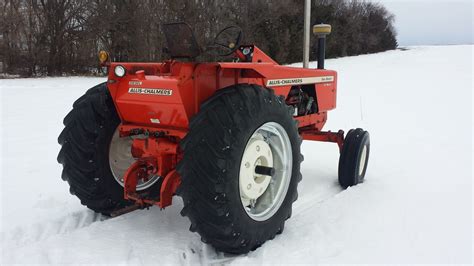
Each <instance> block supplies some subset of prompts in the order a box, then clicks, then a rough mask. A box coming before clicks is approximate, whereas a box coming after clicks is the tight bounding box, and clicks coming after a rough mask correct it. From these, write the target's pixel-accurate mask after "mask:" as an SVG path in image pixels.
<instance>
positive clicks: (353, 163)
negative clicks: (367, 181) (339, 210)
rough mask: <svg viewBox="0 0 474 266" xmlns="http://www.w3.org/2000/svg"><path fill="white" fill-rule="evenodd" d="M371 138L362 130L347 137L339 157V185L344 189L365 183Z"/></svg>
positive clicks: (358, 129)
mask: <svg viewBox="0 0 474 266" xmlns="http://www.w3.org/2000/svg"><path fill="white" fill-rule="evenodd" d="M369 153H370V136H369V132H367V131H364V130H363V129H361V128H357V129H351V130H349V132H348V133H347V135H346V138H345V140H344V145H343V147H342V151H341V155H340V157H339V184H340V185H341V187H343V188H347V187H350V186H355V185H357V184H359V183H362V182H364V178H365V172H366V171H367V165H368V162H369Z"/></svg>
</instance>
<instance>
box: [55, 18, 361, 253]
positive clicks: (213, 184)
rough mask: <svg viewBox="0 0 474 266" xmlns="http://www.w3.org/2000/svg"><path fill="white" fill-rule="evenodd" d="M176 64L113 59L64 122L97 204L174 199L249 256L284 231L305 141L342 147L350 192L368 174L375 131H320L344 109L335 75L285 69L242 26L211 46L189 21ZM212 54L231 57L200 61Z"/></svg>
mask: <svg viewBox="0 0 474 266" xmlns="http://www.w3.org/2000/svg"><path fill="white" fill-rule="evenodd" d="M163 28H164V33H165V36H166V40H167V42H168V51H169V54H170V56H171V59H170V60H166V61H164V62H159V63H129V62H127V63H125V62H110V59H109V56H108V54H107V53H106V52H101V53H100V54H99V59H100V61H101V64H102V65H103V66H104V67H107V68H108V70H109V71H108V79H107V82H105V83H103V84H99V85H97V86H95V87H93V88H91V89H89V90H88V91H87V92H86V94H85V95H83V96H82V97H80V98H79V99H78V100H77V101H76V102H75V103H74V105H73V109H72V111H71V112H70V113H69V114H68V115H67V116H66V117H65V118H64V125H65V128H64V130H63V131H62V133H61V134H60V136H59V138H58V141H59V143H60V144H61V145H62V148H61V151H60V152H59V155H58V161H59V162H60V163H61V164H62V165H63V172H62V178H63V180H66V181H67V182H68V183H69V185H70V192H71V193H72V194H73V195H76V196H77V197H78V198H79V199H80V200H81V203H82V204H84V205H86V206H87V207H88V208H90V209H92V210H94V211H96V212H99V213H102V214H105V215H109V216H117V215H121V214H124V213H127V212H130V211H133V210H136V209H142V208H147V207H150V206H153V205H157V206H159V207H160V208H165V207H167V206H169V205H170V204H171V203H172V198H173V196H174V195H179V196H181V197H182V199H183V205H184V207H183V209H182V211H181V214H182V215H184V216H187V217H188V218H189V219H190V221H191V227H190V230H191V231H192V232H198V233H199V234H200V235H201V237H202V240H203V241H204V242H206V243H209V244H211V245H213V246H214V247H215V248H216V249H217V250H220V251H225V252H229V253H236V254H240V253H246V252H248V251H250V250H254V249H256V248H257V247H259V246H260V245H262V244H263V243H264V242H265V241H267V240H268V239H272V238H274V237H275V235H276V234H279V233H281V232H282V231H283V228H284V224H285V220H287V219H288V218H290V216H291V209H292V204H293V202H294V201H295V200H296V199H297V198H298V194H297V185H298V182H299V181H301V178H302V176H301V173H300V164H301V162H302V161H303V156H302V155H301V154H300V146H301V143H302V141H303V140H313V141H326V142H334V143H337V144H338V146H339V149H340V154H341V155H340V159H339V182H340V184H341V186H342V187H344V188H345V187H348V186H353V185H356V184H358V183H360V182H362V181H363V179H364V176H365V172H366V169H367V162H368V158H369V149H370V143H369V134H368V133H367V132H366V131H364V130H362V129H355V130H350V131H349V132H348V133H347V135H346V136H345V137H344V132H343V131H342V130H340V131H338V132H331V131H322V129H323V126H324V124H325V122H326V120H327V112H328V111H329V110H331V109H334V108H335V107H336V91H337V89H336V88H337V73H336V72H335V71H332V70H326V69H324V38H325V36H326V35H327V34H329V33H330V26H329V25H316V26H315V27H314V28H313V32H315V33H316V34H317V35H318V37H319V58H318V69H304V68H296V67H289V66H281V65H279V64H278V63H276V62H275V61H274V60H272V59H271V58H270V57H269V56H267V55H266V54H265V53H264V52H262V51H261V50H260V49H258V48H257V47H256V46H254V45H241V39H242V31H241V30H240V28H238V27H235V26H232V27H228V28H226V29H224V30H223V31H221V32H220V33H219V34H218V35H217V36H216V38H215V40H214V43H213V45H211V46H208V47H207V49H206V50H205V51H203V49H201V48H200V47H199V45H198V44H197V41H196V39H195V38H194V35H193V32H192V30H191V28H190V27H189V26H188V25H187V24H185V23H172V24H166V25H164V26H163ZM202 52H208V53H216V54H219V55H226V56H232V57H233V61H232V62H197V61H196V57H198V56H199V55H200V54H201V53H202Z"/></svg>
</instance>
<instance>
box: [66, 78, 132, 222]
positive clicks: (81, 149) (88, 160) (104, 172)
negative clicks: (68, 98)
mask: <svg viewBox="0 0 474 266" xmlns="http://www.w3.org/2000/svg"><path fill="white" fill-rule="evenodd" d="M63 122H64V126H65V128H64V130H63V131H62V132H61V134H60V135H59V137H58V142H59V144H61V145H62V147H61V151H60V152H59V155H58V162H59V163H61V164H62V165H63V171H62V179H63V180H65V181H67V182H68V183H69V186H70V189H69V191H70V193H71V194H73V195H76V196H77V197H78V198H79V199H80V201H81V203H82V204H83V205H85V206H87V207H88V208H90V209H92V210H93V211H95V212H98V213H102V214H104V215H111V213H112V212H113V211H115V210H118V209H121V208H124V207H126V206H128V205H130V202H128V201H126V200H124V198H123V187H122V186H121V185H120V184H119V183H118V182H117V181H116V180H115V178H114V177H113V174H112V172H111V169H110V165H109V145H110V142H111V139H112V136H113V134H114V132H115V130H116V129H117V126H118V125H119V122H120V120H119V117H118V116H117V111H116V110H115V106H114V104H113V102H112V99H111V97H110V94H109V91H108V89H107V86H106V84H105V83H102V84H99V85H97V86H95V87H93V88H91V89H89V90H88V91H87V92H86V94H85V95H83V96H82V97H80V98H79V99H78V100H77V101H75V102H74V104H73V110H72V111H71V112H69V114H68V115H67V116H66V117H65V118H64V121H63Z"/></svg>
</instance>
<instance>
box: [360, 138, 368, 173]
mask: <svg viewBox="0 0 474 266" xmlns="http://www.w3.org/2000/svg"><path fill="white" fill-rule="evenodd" d="M366 159H367V145H364V147H363V148H362V152H361V154H360V161H359V176H361V175H362V173H363V172H364V168H365V161H366Z"/></svg>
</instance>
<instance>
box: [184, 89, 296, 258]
mask: <svg viewBox="0 0 474 266" xmlns="http://www.w3.org/2000/svg"><path fill="white" fill-rule="evenodd" d="M292 114H293V112H292V110H291V108H290V107H288V106H287V105H286V104H285V102H284V100H282V99H281V98H280V97H277V96H276V95H275V94H274V92H273V91H272V90H270V89H267V88H263V87H259V86H256V85H248V84H240V85H236V86H231V87H228V88H226V89H222V90H220V91H218V92H217V93H216V94H215V95H214V96H212V97H211V98H210V99H209V100H207V101H206V102H205V103H204V104H203V105H202V106H201V109H200V112H199V113H198V114H197V115H196V116H195V117H194V118H193V119H192V121H191V123H190V131H189V133H188V134H187V136H186V137H185V139H183V141H182V142H181V148H182V150H183V151H184V157H183V159H182V160H181V161H180V163H179V164H178V168H177V170H178V173H179V174H180V175H181V179H182V183H181V186H180V188H179V190H178V195H180V196H181V197H182V198H183V202H184V208H183V209H182V211H181V214H182V215H183V216H187V217H188V218H189V219H190V221H191V227H190V231H192V232H198V233H199V234H200V235H201V240H202V241H203V242H205V243H209V244H211V245H212V246H214V247H215V248H216V249H217V250H218V251H223V252H227V253H233V254H244V253H247V252H249V251H251V250H255V249H256V248H258V247H259V246H261V245H262V244H263V243H264V242H265V241H267V240H269V239H273V238H274V237H275V235H276V234H279V233H281V232H282V231H283V228H284V224H285V220H287V219H288V218H289V217H290V216H291V210H292V204H293V202H294V201H295V200H296V199H297V197H298V193H297V185H298V182H299V181H300V180H301V173H300V164H301V161H302V160H303V156H302V155H301V153H300V145H301V138H300V136H299V134H298V128H297V124H296V121H295V120H294V119H293V116H292ZM265 125H269V127H270V128H274V129H279V130H280V133H278V134H280V135H271V134H268V135H267V138H263V140H265V141H268V143H273V142H272V141H275V143H277V140H278V139H279V138H278V136H284V137H282V139H284V141H286V142H285V143H286V145H285V146H284V147H285V152H286V154H288V156H287V157H281V158H286V160H287V161H288V163H286V162H283V161H284V160H280V162H282V163H281V164H280V166H281V165H283V166H281V167H286V168H285V170H280V171H281V172H283V171H284V172H285V173H286V174H285V175H284V176H286V177H287V178H286V179H284V178H283V175H280V176H282V178H281V180H285V181H281V182H280V183H279V184H287V185H286V188H287V190H286V191H285V192H284V193H283V192H282V194H276V195H280V197H279V198H276V197H275V198H272V200H266V201H265V202H266V203H264V204H267V205H261V206H264V207H262V210H264V209H265V208H266V207H265V206H273V209H270V207H268V208H269V209H268V212H263V211H262V213H264V214H265V215H264V214H262V215H261V216H258V215H257V214H255V215H253V214H251V213H250V212H251V211H252V210H251V209H254V208H255V209H257V207H255V206H256V205H258V204H260V203H261V201H260V199H261V198H263V197H264V195H267V194H265V193H267V191H269V189H270V185H269V186H268V187H267V188H265V190H264V192H263V193H264V194H263V195H261V196H259V197H260V198H258V199H257V198H254V199H252V201H253V205H252V207H250V205H249V206H248V207H245V206H246V204H244V201H243V199H242V194H243V193H242V192H241V191H242V190H241V189H242V184H240V183H241V181H240V180H242V179H241V178H242V176H243V175H242V170H241V169H242V167H243V166H242V165H247V164H246V163H245V162H244V161H243V160H244V159H243V158H244V157H245V156H244V155H245V154H246V152H247V148H248V147H249V146H248V145H249V143H250V141H251V140H252V138H253V137H254V136H255V134H256V132H257V131H258V130H259V129H260V128H263V127H264V126H265ZM262 136H263V135H262ZM275 136H277V137H275ZM258 137H260V135H258ZM268 139H271V141H269V140H268ZM275 139H276V140H275ZM256 141H260V140H256ZM282 141H283V140H282ZM252 143H253V142H252ZM259 143H261V145H264V146H265V145H266V144H264V143H263V142H262V141H260V142H259ZM281 143H283V142H281ZM254 147H255V146H254ZM258 147H260V146H257V151H259V150H260V148H258ZM267 147H271V146H270V144H269V145H268V146H267ZM272 149H273V148H272ZM268 150H269V149H268V148H267V149H266V151H267V152H268ZM252 151H255V149H253V150H252ZM271 153H272V150H271V149H270V152H268V154H271ZM277 153H278V150H273V154H277ZM283 153H284V152H281V153H280V154H283ZM269 156H270V155H269ZM272 156H273V155H272ZM275 156H277V155H274V156H273V157H274V158H276V157H275ZM278 158H280V157H278ZM269 160H276V159H269ZM290 161H291V162H292V163H290ZM290 164H291V165H292V166H291V167H290V166H289V165H290ZM255 165H257V166H258V165H259V164H258V163H257V164H255ZM274 167H275V168H274V169H277V171H279V170H278V168H277V165H276V164H275V166H274ZM262 169H264V170H267V171H266V173H267V175H269V176H270V175H271V174H270V173H274V172H273V170H272V169H270V168H265V167H263V168H262ZM252 171H253V170H252ZM252 173H253V172H252ZM255 175H257V168H255ZM246 176H248V175H246ZM250 176H251V177H250V178H253V176H252V175H250ZM270 179H272V181H271V182H273V181H275V179H276V178H275V176H273V177H271V178H270ZM284 182H287V183H284ZM245 184H247V183H245ZM280 186H281V187H283V185H277V186H276V187H277V188H278V189H271V191H272V194H271V195H272V196H271V197H273V195H274V194H273V191H278V193H279V191H280V190H279V188H280ZM272 188H274V187H272ZM260 191H262V190H260ZM281 191H284V190H281ZM268 193H270V192H268ZM265 197H267V196H265ZM268 197H270V196H268ZM273 199H274V200H273ZM262 201H263V199H262ZM259 202H260V203H259ZM268 202H270V203H268ZM273 202H278V204H279V205H277V204H276V203H275V204H274V203H273ZM262 204H263V203H262Z"/></svg>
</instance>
